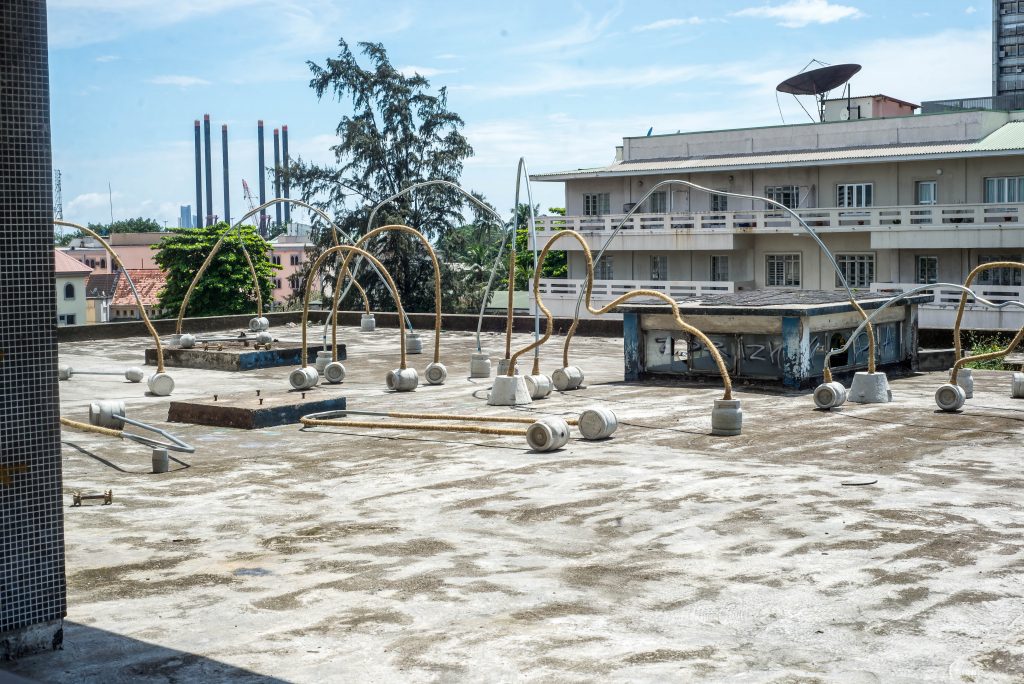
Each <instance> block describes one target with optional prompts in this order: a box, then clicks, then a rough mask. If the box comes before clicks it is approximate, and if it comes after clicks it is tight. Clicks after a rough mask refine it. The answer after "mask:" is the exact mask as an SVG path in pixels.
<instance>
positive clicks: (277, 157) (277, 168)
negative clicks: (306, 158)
mask: <svg viewBox="0 0 1024 684" xmlns="http://www.w3.org/2000/svg"><path fill="white" fill-rule="evenodd" d="M280 197H281V138H280V137H279V133H278V131H277V129H276V128H275V129H274V199H279V198H280ZM274 209H275V210H276V211H277V225H278V227H280V226H281V205H280V203H278V204H275V205H274Z"/></svg>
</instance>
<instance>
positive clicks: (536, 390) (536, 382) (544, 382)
mask: <svg viewBox="0 0 1024 684" xmlns="http://www.w3.org/2000/svg"><path fill="white" fill-rule="evenodd" d="M523 377H524V378H526V389H527V390H529V391H530V398H531V399H545V398H547V397H548V396H549V395H550V394H551V389H552V388H553V387H554V386H555V385H554V383H553V382H551V378H550V377H549V376H547V375H524V376H523Z"/></svg>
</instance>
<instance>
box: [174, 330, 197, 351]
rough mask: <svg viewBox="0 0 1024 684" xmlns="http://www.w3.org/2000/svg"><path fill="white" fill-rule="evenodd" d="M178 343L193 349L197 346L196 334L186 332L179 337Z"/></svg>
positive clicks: (183, 347)
mask: <svg viewBox="0 0 1024 684" xmlns="http://www.w3.org/2000/svg"><path fill="white" fill-rule="evenodd" d="M178 344H179V345H180V346H181V348H182V349H191V348H192V347H194V346H196V336H195V335H189V334H188V333H185V334H184V335H182V336H181V337H180V338H178Z"/></svg>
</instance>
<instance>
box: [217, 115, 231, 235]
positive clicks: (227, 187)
mask: <svg viewBox="0 0 1024 684" xmlns="http://www.w3.org/2000/svg"><path fill="white" fill-rule="evenodd" d="M220 144H221V156H222V157H224V220H225V221H227V223H228V225H229V226H230V225H231V178H230V177H229V176H228V125H227V124H222V125H221V127H220Z"/></svg>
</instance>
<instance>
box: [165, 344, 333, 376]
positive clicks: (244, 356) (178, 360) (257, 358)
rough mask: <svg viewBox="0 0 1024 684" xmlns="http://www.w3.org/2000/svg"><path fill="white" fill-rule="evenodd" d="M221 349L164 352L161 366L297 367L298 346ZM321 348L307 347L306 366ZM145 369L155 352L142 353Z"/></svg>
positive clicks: (229, 346) (231, 346)
mask: <svg viewBox="0 0 1024 684" xmlns="http://www.w3.org/2000/svg"><path fill="white" fill-rule="evenodd" d="M223 346H224V348H223V349H220V350H218V349H216V348H214V347H213V346H211V348H210V349H209V350H203V349H199V348H196V349H177V348H173V347H165V348H164V365H165V366H170V367H174V368H197V369H199V370H219V371H247V370H255V369H257V368H279V367H281V366H301V365H303V364H302V363H301V362H300V359H301V358H302V347H301V346H298V345H291V344H289V345H288V346H277V345H276V344H275V345H274V346H272V347H271V348H270V349H253V348H252V347H243V346H241V345H239V344H238V343H235V342H225V343H223ZM323 348H324V347H323V346H322V345H310V346H309V347H308V352H309V355H308V358H307V361H306V363H307V364H312V363H313V362H314V361H316V353H317V352H318V351H320V350H322V349H323ZM346 358H347V357H346V350H345V345H343V344H339V345H338V359H339V360H341V361H344V360H345V359H346ZM146 365H147V366H155V365H156V349H155V348H153V347H150V348H148V349H146Z"/></svg>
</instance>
